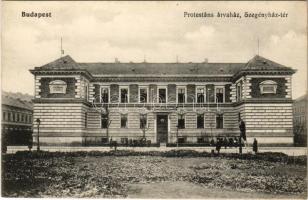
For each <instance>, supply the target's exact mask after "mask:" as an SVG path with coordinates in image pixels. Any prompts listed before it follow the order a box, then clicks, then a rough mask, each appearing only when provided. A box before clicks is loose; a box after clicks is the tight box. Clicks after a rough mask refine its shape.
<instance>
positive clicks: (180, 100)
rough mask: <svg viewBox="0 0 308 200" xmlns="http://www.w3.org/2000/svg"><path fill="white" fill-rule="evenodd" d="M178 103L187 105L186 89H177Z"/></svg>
mask: <svg viewBox="0 0 308 200" xmlns="http://www.w3.org/2000/svg"><path fill="white" fill-rule="evenodd" d="M177 92H178V103H185V88H177Z"/></svg>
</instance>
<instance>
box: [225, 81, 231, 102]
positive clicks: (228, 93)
mask: <svg viewBox="0 0 308 200" xmlns="http://www.w3.org/2000/svg"><path fill="white" fill-rule="evenodd" d="M230 97H231V84H227V85H225V102H231V99H230Z"/></svg>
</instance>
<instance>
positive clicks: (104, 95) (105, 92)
mask: <svg viewBox="0 0 308 200" xmlns="http://www.w3.org/2000/svg"><path fill="white" fill-rule="evenodd" d="M101 102H102V103H109V88H106V87H104V88H101Z"/></svg>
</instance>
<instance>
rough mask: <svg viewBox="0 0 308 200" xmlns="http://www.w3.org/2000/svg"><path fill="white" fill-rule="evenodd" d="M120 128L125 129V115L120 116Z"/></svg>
mask: <svg viewBox="0 0 308 200" xmlns="http://www.w3.org/2000/svg"><path fill="white" fill-rule="evenodd" d="M121 128H127V114H121Z"/></svg>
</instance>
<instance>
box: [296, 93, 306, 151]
mask: <svg viewBox="0 0 308 200" xmlns="http://www.w3.org/2000/svg"><path fill="white" fill-rule="evenodd" d="M306 116H307V94H305V95H303V96H301V97H299V98H297V99H295V100H294V103H293V117H294V118H293V126H294V128H293V130H294V143H295V145H300V146H307V118H306Z"/></svg>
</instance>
